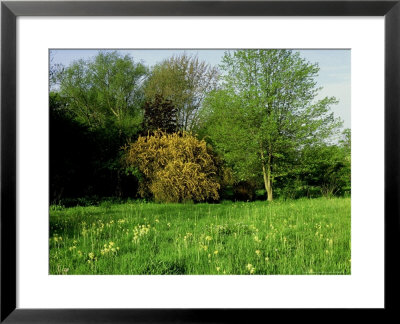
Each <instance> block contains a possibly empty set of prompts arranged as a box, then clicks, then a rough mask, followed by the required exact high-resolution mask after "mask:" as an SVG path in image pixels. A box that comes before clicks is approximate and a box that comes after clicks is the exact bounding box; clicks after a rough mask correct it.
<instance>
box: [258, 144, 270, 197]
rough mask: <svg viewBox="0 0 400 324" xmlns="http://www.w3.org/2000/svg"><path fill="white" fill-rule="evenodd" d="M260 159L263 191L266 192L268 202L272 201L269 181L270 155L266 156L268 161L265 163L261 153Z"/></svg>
mask: <svg viewBox="0 0 400 324" xmlns="http://www.w3.org/2000/svg"><path fill="white" fill-rule="evenodd" d="M261 159H262V168H263V176H264V186H265V190H266V191H267V197H268V201H272V200H273V196H272V181H271V155H270V154H268V160H267V161H265V159H264V153H263V152H262V151H261Z"/></svg>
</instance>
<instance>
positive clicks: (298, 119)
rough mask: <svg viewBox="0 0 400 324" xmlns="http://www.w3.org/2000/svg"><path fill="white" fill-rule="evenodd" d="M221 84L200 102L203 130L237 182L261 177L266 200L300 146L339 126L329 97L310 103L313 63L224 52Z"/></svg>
mask: <svg viewBox="0 0 400 324" xmlns="http://www.w3.org/2000/svg"><path fill="white" fill-rule="evenodd" d="M221 68H222V70H223V73H222V75H223V84H222V87H221V89H220V90H218V91H214V92H213V93H212V94H211V95H210V96H209V97H208V98H207V100H206V103H205V105H204V109H203V111H202V115H203V117H204V120H205V124H204V125H203V127H204V128H205V132H206V134H208V135H209V137H210V138H211V141H212V142H213V144H214V145H215V147H216V148H217V150H218V151H219V152H220V153H221V154H222V155H223V156H224V158H225V160H226V161H227V163H228V164H230V165H231V166H232V168H233V171H234V173H235V175H236V178H237V179H238V180H247V179H251V178H253V179H254V178H258V177H260V176H261V175H262V179H263V182H264V186H265V190H266V192H267V195H268V200H272V199H273V183H274V179H275V178H276V177H279V176H284V175H285V174H286V172H287V170H288V169H289V168H290V166H291V164H292V163H293V161H294V160H295V159H296V158H297V156H298V153H299V151H300V149H301V147H302V146H304V145H315V143H317V142H322V141H324V140H326V139H327V138H328V137H329V135H331V134H332V132H333V131H334V130H335V129H337V128H338V126H339V125H340V124H341V122H340V121H339V120H336V119H335V118H334V116H333V113H331V112H330V106H331V105H332V104H335V103H336V99H335V98H333V97H332V98H324V99H322V100H316V97H317V95H318V92H319V90H320V88H319V87H317V83H316V81H315V77H316V76H317V73H318V71H319V68H318V65H317V64H311V63H309V62H306V61H305V60H304V59H302V58H301V57H300V55H299V53H298V52H294V51H291V50H238V51H234V52H233V53H230V52H226V53H225V56H224V58H223V63H222V65H221Z"/></svg>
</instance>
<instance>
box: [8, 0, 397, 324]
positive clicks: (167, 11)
mask: <svg viewBox="0 0 400 324" xmlns="http://www.w3.org/2000/svg"><path fill="white" fill-rule="evenodd" d="M18 16H384V17H385V112H384V113H385V148H384V149H385V156H384V159H385V179H384V181H385V206H384V208H385V308H384V309H383V310H380V309H376V310H375V311H376V312H374V314H377V316H381V315H382V312H385V315H386V314H387V313H388V311H396V308H397V306H398V305H397V298H396V295H397V294H398V288H399V275H398V271H397V268H396V267H395V266H394V263H395V261H396V259H397V258H398V255H399V252H398V247H399V232H400V218H399V215H400V195H399V193H400V192H399V181H400V168H399V162H400V159H399V157H400V136H399V135H400V134H399V129H400V64H399V62H400V0H390V1H386V0H381V1H375V0H372V1H368V0H367V1H332V0H331V1H329V0H328V1H323V0H322V1H321V0H314V1H293V0H291V1H285V0H281V1H276V0H275V1H274V0H261V1H123V2H119V1H115V2H112V1H90V2H88V1H86V2H85V1H73V2H72V1H70V2H68V1H66V2H61V1H29V2H28V1H26V2H24V1H4V2H2V3H1V225H0V226H1V240H0V244H1V267H0V271H1V281H0V283H1V295H0V298H1V313H0V322H3V321H4V323H33V322H35V323H97V322H101V323H143V322H146V323H149V322H150V323H151V322H155V323H199V322H212V323H219V322H226V323H231V322H238V321H239V322H245V323H246V322H248V321H250V322H252V321H255V320H256V318H259V319H262V320H263V319H264V320H265V321H268V320H272V318H271V317H270V316H266V315H267V314H266V312H269V313H268V315H269V314H270V312H282V311H283V309H281V310H271V309H19V308H16V300H17V294H16V288H17V287H16V270H17V268H16V234H17V233H16V190H17V184H16V163H17V160H16V127H17V125H16V37H17V33H16V19H17V17H18ZM373 151H374V148H371V154H374V152H373ZM371 173H373V170H371ZM366 176H367V175H366ZM368 176H371V175H368ZM372 192H373V188H371V195H372V194H373V193H372ZM367 200H368V198H367V197H366V201H367ZM371 262H373V260H371ZM293 311H295V312H296V313H297V314H296V316H300V317H307V318H309V316H315V310H310V309H308V310H293ZM310 311H312V312H314V313H313V314H312V315H311V314H310ZM326 311H327V312H329V313H330V314H331V315H329V316H330V317H335V316H337V315H335V314H336V312H335V313H333V311H332V310H331V309H329V310H326ZM349 311H350V310H346V312H349ZM351 311H353V312H357V311H358V310H351ZM358 314H359V312H358ZM364 314H366V316H368V317H371V316H372V313H371V312H364ZM357 316H359V315H357ZM245 318H247V320H246V319H245ZM358 319H359V318H358ZM380 319H381V320H382V318H380ZM257 321H258V320H257Z"/></svg>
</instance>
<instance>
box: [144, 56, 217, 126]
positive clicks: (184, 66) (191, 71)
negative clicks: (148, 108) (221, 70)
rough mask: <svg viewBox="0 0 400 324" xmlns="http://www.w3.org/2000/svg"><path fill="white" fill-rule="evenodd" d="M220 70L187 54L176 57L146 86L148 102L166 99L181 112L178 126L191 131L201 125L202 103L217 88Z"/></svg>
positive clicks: (157, 68) (154, 73)
mask: <svg viewBox="0 0 400 324" xmlns="http://www.w3.org/2000/svg"><path fill="white" fill-rule="evenodd" d="M217 80H218V70H217V69H216V68H215V67H212V66H211V65H209V64H207V63H206V62H203V61H200V60H199V59H198V58H197V57H194V56H189V55H186V54H183V55H180V56H173V57H171V58H169V59H167V60H164V61H163V62H161V63H160V64H158V65H156V66H155V67H154V68H153V70H152V72H151V75H150V77H149V79H148V81H147V83H146V87H145V94H146V98H147V100H150V101H151V100H153V99H154V98H155V97H162V98H164V100H168V101H170V102H171V103H172V105H174V106H175V107H176V108H177V110H178V119H177V123H178V124H179V125H180V127H181V129H182V130H186V131H191V130H193V129H194V128H195V126H196V125H197V123H198V117H199V116H198V113H199V109H200V107H201V105H202V102H203V100H204V98H205V96H206V95H207V93H208V92H209V91H211V90H214V89H215V88H216V86H217Z"/></svg>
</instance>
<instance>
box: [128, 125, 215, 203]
mask: <svg viewBox="0 0 400 324" xmlns="http://www.w3.org/2000/svg"><path fill="white" fill-rule="evenodd" d="M125 152H126V156H125V161H126V163H127V165H128V166H130V167H133V168H137V169H138V170H139V171H140V172H141V174H142V178H141V183H140V191H139V193H140V194H141V195H142V197H146V196H148V195H149V194H152V195H153V196H154V198H155V199H156V200H157V201H164V202H182V201H188V200H195V201H204V200H206V199H214V200H215V199H218V197H219V196H218V189H219V188H220V185H219V183H218V181H217V178H218V175H217V171H218V170H217V168H216V165H215V163H214V159H213V155H212V153H211V152H210V148H209V147H207V145H206V143H205V142H204V141H199V140H198V139H196V138H195V137H194V136H192V135H191V134H189V133H187V132H182V133H181V132H179V133H173V134H167V133H164V132H161V131H156V132H154V134H152V135H150V134H149V135H147V136H140V137H139V139H138V140H137V142H135V143H131V144H130V145H127V146H126V147H125Z"/></svg>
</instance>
